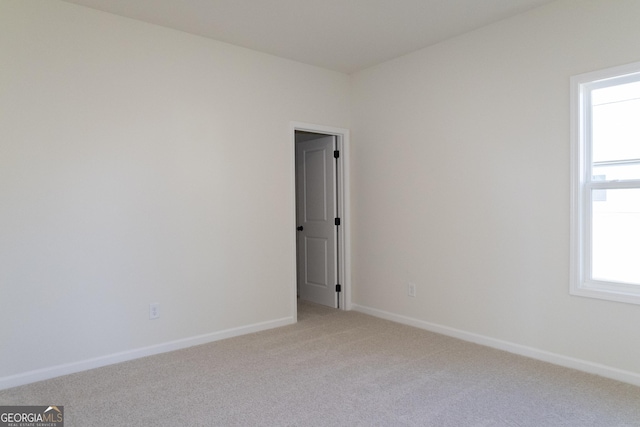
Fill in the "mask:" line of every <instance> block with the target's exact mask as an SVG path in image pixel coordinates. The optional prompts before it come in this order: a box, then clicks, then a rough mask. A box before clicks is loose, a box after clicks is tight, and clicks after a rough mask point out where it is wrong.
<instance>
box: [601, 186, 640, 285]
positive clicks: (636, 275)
mask: <svg viewBox="0 0 640 427" xmlns="http://www.w3.org/2000/svg"><path fill="white" fill-rule="evenodd" d="M592 201H593V211H592V233H591V237H592V242H591V243H592V244H591V247H592V252H591V277H592V278H593V279H594V280H602V281H607V282H623V283H630V284H636V285H640V189H637V188H633V189H614V190H611V189H609V190H594V191H593V192H592Z"/></svg>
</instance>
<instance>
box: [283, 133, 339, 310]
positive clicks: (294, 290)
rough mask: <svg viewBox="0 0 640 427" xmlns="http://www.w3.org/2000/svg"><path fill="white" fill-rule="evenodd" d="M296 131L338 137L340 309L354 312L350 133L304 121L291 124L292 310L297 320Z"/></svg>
mask: <svg viewBox="0 0 640 427" xmlns="http://www.w3.org/2000/svg"><path fill="white" fill-rule="evenodd" d="M296 131H303V132H314V133H320V134H324V135H333V136H335V137H336V140H337V145H338V150H339V151H340V157H339V158H338V162H337V170H336V173H337V178H338V186H337V188H338V194H337V202H338V217H339V218H340V219H341V223H340V226H339V227H338V245H337V246H338V264H339V269H338V276H337V282H338V283H340V285H342V292H340V293H339V296H338V298H339V300H338V301H339V305H340V309H341V310H351V239H350V235H351V232H350V231H351V220H350V218H351V215H350V213H351V206H350V200H351V197H350V194H349V188H350V182H349V175H350V174H349V164H350V162H349V152H350V141H349V130H348V129H342V128H336V127H330V126H323V125H316V124H311V123H303V122H291V124H290V126H289V136H290V141H291V142H290V147H291V194H292V195H293V202H292V207H291V210H290V212H291V221H290V222H291V227H290V229H291V241H292V242H293V248H294V251H293V253H294V256H293V260H292V263H293V270H292V271H293V280H292V281H291V287H290V295H291V304H292V308H293V317H294V320H295V321H297V320H298V308H297V305H298V304H297V286H296V285H297V277H298V271H297V270H298V266H297V261H296V257H297V231H296V156H295V153H296V147H295V144H296Z"/></svg>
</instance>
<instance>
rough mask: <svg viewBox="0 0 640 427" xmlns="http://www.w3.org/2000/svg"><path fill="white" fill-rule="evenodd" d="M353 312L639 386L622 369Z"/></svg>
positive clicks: (372, 311) (639, 377)
mask: <svg viewBox="0 0 640 427" xmlns="http://www.w3.org/2000/svg"><path fill="white" fill-rule="evenodd" d="M351 308H352V309H353V310H354V311H359V312H361V313H364V314H368V315H371V316H374V317H379V318H381V319H386V320H391V321H393V322H397V323H402V324H404V325H409V326H414V327H416V328H420V329H425V330H427V331H430V332H435V333H438V334H442V335H447V336H450V337H454V338H458V339H461V340H464V341H469V342H472V343H475V344H480V345H485V346H487V347H492V348H496V349H498V350H504V351H507V352H509V353H514V354H518V355H521V356H526V357H530V358H532V359H536V360H541V361H543V362H549V363H553V364H554V365H559V366H564V367H566V368H571V369H577V370H579V371H583V372H588V373H590V374H595V375H599V376H601V377H605V378H610V379H614V380H617V381H622V382H625V383H629V384H633V385H636V386H640V374H637V373H635V372H630V371H624V370H622V369H617V368H613V367H611V366H606V365H601V364H598V363H593V362H589V361H586V360H582V359H576V358H573V357H568V356H563V355H561V354H556V353H551V352H548V351H544V350H540V349H537V348H534V347H527V346H524V345H520V344H515V343H512V342H508V341H502V340H499V339H495V338H491V337H487V336H484V335H479V334H475V333H472V332H467V331H463V330H460V329H455V328H450V327H448V326H443V325H438V324H436V323H430V322H425V321H423V320H418V319H414V318H411V317H407V316H402V315H399V314H395V313H390V312H387V311H383V310H378V309H376V308H371V307H366V306H362V305H358V304H352V306H351Z"/></svg>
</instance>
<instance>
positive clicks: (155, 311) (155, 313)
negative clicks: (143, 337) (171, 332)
mask: <svg viewBox="0 0 640 427" xmlns="http://www.w3.org/2000/svg"><path fill="white" fill-rule="evenodd" d="M159 317H160V304H159V303H157V302H152V303H151V304H149V319H150V320H153V319H157V318H159Z"/></svg>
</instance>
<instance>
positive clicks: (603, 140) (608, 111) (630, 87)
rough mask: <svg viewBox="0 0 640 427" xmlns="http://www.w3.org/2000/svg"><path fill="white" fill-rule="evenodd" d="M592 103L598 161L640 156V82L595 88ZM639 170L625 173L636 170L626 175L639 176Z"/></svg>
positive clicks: (593, 139) (594, 150)
mask: <svg viewBox="0 0 640 427" xmlns="http://www.w3.org/2000/svg"><path fill="white" fill-rule="evenodd" d="M591 107H592V108H591V114H592V117H591V119H592V144H593V147H592V149H593V151H592V159H593V162H594V164H596V163H598V162H611V161H619V160H632V159H637V160H640V82H635V83H628V84H622V85H616V86H611V87H606V88H602V89H596V90H593V91H592V92H591ZM594 166H595V165H594ZM638 170H639V169H637V168H636V169H630V170H625V171H624V172H621V173H632V175H633V176H632V178H625V179H639V178H640V174H639V173H638ZM607 179H619V178H609V177H607Z"/></svg>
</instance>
